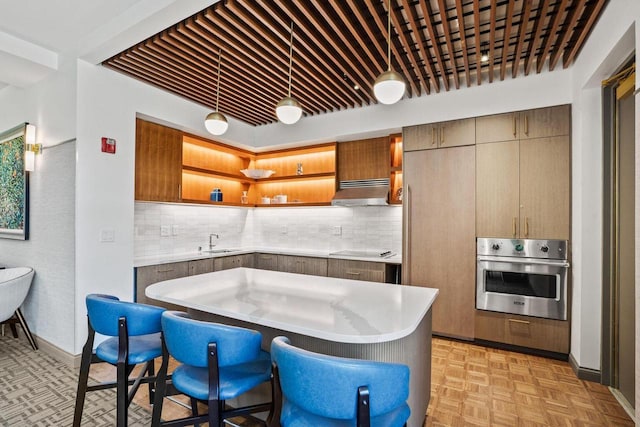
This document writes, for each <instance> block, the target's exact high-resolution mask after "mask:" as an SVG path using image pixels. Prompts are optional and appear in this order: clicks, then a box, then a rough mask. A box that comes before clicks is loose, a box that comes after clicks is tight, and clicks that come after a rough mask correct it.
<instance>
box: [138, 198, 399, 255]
mask: <svg viewBox="0 0 640 427" xmlns="http://www.w3.org/2000/svg"><path fill="white" fill-rule="evenodd" d="M134 230H135V231H134V233H135V237H134V240H135V245H134V246H135V257H136V258H141V257H147V256H157V255H171V254H182V253H187V252H194V251H197V250H198V247H199V246H201V247H202V248H206V247H208V245H209V235H210V234H211V233H215V234H218V235H219V236H220V238H219V239H214V240H216V246H217V247H220V248H237V247H247V246H253V247H268V248H283V249H285V248H286V249H303V250H304V249H317V250H322V251H325V250H326V251H338V250H343V249H385V250H386V249H390V250H393V251H395V252H398V253H399V252H400V250H401V247H402V208H401V207H400V206H380V207H378V206H371V207H349V208H346V207H296V208H286V207H281V208H280V207H278V208H235V207H226V206H224V207H222V206H200V205H182V204H168V203H147V202H136V204H135V228H134Z"/></svg>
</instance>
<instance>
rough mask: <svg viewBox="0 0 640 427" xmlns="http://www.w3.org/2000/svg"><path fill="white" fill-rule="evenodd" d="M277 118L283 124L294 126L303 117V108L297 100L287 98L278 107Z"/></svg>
mask: <svg viewBox="0 0 640 427" xmlns="http://www.w3.org/2000/svg"><path fill="white" fill-rule="evenodd" d="M276 116H278V120H280V121H281V122H282V123H284V124H287V125H292V124H294V123H295V122H297V121H298V120H300V117H302V106H300V103H299V102H298V101H296V100H295V99H293V98H291V97H290V96H286V97H284V98H283V99H282V100H281V101H280V102H278V105H276Z"/></svg>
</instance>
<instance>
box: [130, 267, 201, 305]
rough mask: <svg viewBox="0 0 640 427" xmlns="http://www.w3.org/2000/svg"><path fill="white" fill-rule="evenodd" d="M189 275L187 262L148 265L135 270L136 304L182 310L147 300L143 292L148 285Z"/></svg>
mask: <svg viewBox="0 0 640 427" xmlns="http://www.w3.org/2000/svg"><path fill="white" fill-rule="evenodd" d="M188 275H189V262H188V261H185V262H172V263H168V264H160V265H149V266H145V267H137V268H136V302H139V303H142V304H152V305H160V306H162V307H166V308H170V309H173V310H176V309H183V308H182V307H177V306H174V305H171V304H166V303H161V302H159V301H155V300H152V299H149V298H147V296H146V295H145V293H144V292H145V290H146V289H147V287H148V286H149V285H152V284H154V283H158V282H162V281H163V280H171V279H177V278H179V277H185V276H188Z"/></svg>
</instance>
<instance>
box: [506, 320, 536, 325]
mask: <svg viewBox="0 0 640 427" xmlns="http://www.w3.org/2000/svg"><path fill="white" fill-rule="evenodd" d="M507 320H508V321H509V322H513V323H520V324H522V325H530V324H531V322H529V321H528V320H519V319H507Z"/></svg>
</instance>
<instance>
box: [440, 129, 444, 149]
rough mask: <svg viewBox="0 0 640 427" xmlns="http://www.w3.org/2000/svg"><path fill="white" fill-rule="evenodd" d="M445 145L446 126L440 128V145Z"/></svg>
mask: <svg viewBox="0 0 640 427" xmlns="http://www.w3.org/2000/svg"><path fill="white" fill-rule="evenodd" d="M443 144H444V126H443V127H441V128H440V145H443Z"/></svg>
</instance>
